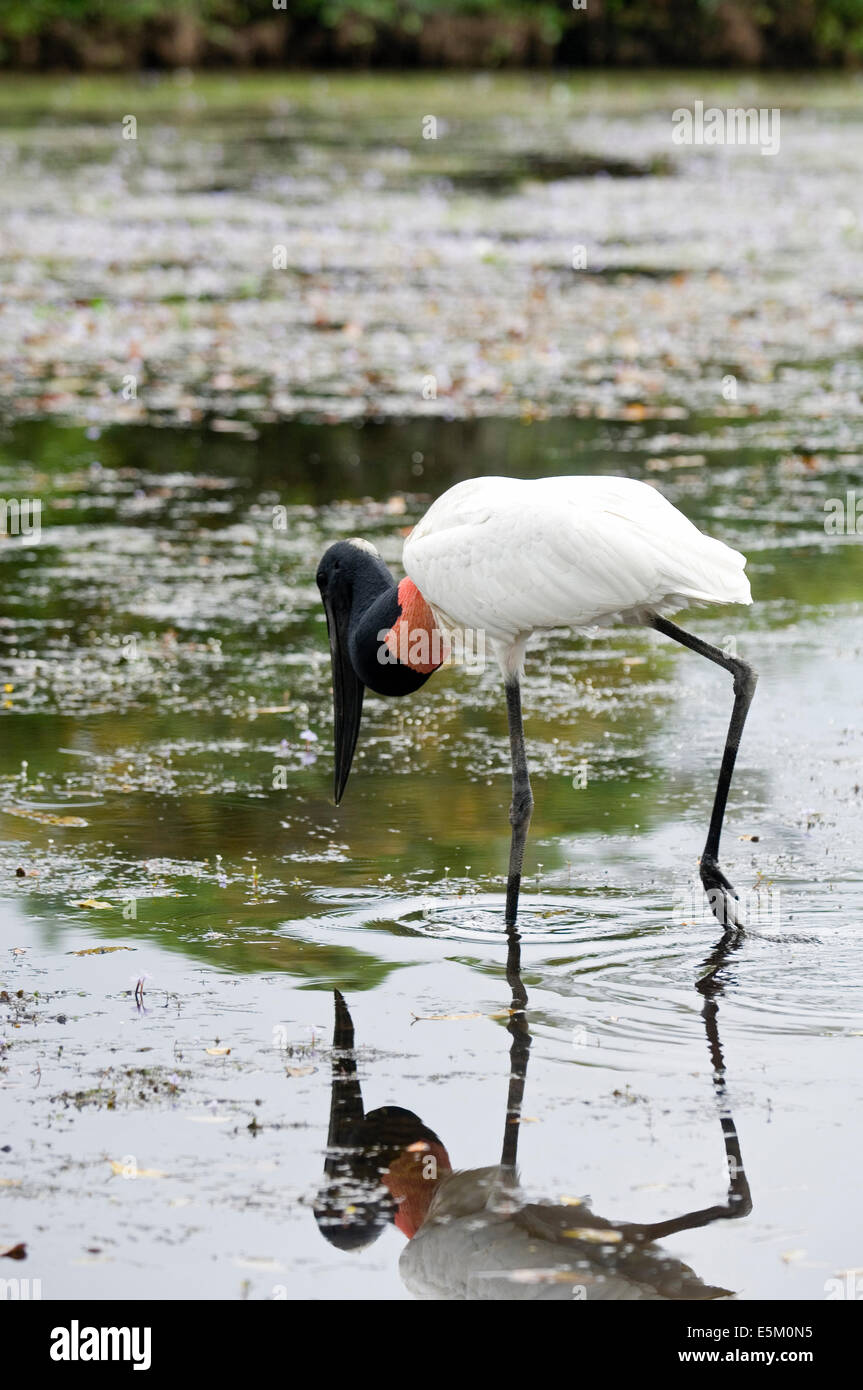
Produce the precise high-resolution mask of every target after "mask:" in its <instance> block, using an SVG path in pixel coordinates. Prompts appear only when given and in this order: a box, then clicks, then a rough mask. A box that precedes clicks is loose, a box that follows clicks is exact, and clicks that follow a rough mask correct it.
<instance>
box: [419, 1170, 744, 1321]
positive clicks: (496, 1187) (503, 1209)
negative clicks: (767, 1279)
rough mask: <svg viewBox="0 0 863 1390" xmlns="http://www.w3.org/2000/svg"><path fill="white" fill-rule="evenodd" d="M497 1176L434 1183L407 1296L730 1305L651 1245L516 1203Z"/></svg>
mask: <svg viewBox="0 0 863 1390" xmlns="http://www.w3.org/2000/svg"><path fill="white" fill-rule="evenodd" d="M500 1173H501V1170H500V1169H499V1168H496V1167H495V1168H478V1169H474V1170H473V1171H469V1172H456V1173H449V1174H447V1175H446V1176H444V1177H443V1178H442V1179H441V1181H440V1183H439V1184H438V1188H437V1191H436V1192H435V1195H434V1198H433V1199H432V1202H431V1204H430V1206H429V1210H428V1214H427V1216H426V1218H425V1221H424V1222H423V1224H422V1226H421V1227H420V1229H419V1231H418V1232H417V1234H416V1235H415V1236H414V1237H413V1239H412V1240H410V1241H409V1242H408V1244H407V1245H406V1246H405V1248H404V1250H403V1251H402V1254H401V1259H400V1261H399V1272H400V1274H401V1276H402V1279H403V1280H404V1282H405V1285H406V1286H407V1288H408V1290H409V1291H410V1292H411V1293H412V1294H414V1295H415V1297H417V1298H430V1299H441V1300H449V1301H452V1300H469V1301H474V1300H483V1299H494V1300H501V1299H543V1300H545V1299H567V1300H570V1301H572V1300H583V1301H584V1302H586V1303H591V1302H598V1301H611V1300H630V1301H631V1300H638V1299H652V1300H660V1299H692V1300H704V1299H715V1298H725V1297H728V1296H729V1290H728V1289H720V1288H711V1287H710V1286H708V1285H706V1284H703V1283H702V1282H701V1280H700V1279H699V1278H698V1277H697V1275H695V1274H694V1273H693V1271H692V1270H691V1269H690V1268H689V1267H688V1266H687V1265H685V1264H682V1263H681V1262H680V1261H679V1260H676V1259H674V1258H672V1257H670V1256H668V1255H665V1254H663V1253H662V1251H661V1250H659V1249H657V1247H656V1246H655V1245H653V1244H650V1243H649V1242H647V1241H644V1240H642V1241H637V1240H636V1241H633V1240H632V1238H629V1239H626V1238H622V1236H621V1231H620V1230H619V1228H616V1227H615V1226H613V1225H612V1224H611V1223H609V1222H606V1221H604V1220H603V1219H602V1218H601V1217H598V1216H594V1214H593V1213H592V1212H591V1211H590V1210H589V1208H587V1207H585V1206H583V1205H577V1204H571V1205H570V1204H567V1205H562V1206H555V1205H554V1204H552V1203H549V1204H547V1205H546V1204H544V1203H525V1202H524V1201H523V1199H522V1198H521V1196H520V1194H519V1191H518V1189H517V1188H515V1189H513V1188H512V1187H509V1188H506V1187H503V1186H502V1185H501V1182H500ZM631 1229H633V1230H637V1229H638V1228H637V1227H635V1228H631ZM567 1232H576V1233H577V1234H567ZM585 1232H587V1234H584V1233H585ZM603 1233H604V1234H605V1236H606V1237H607V1240H605V1241H603V1238H602V1237H603Z"/></svg>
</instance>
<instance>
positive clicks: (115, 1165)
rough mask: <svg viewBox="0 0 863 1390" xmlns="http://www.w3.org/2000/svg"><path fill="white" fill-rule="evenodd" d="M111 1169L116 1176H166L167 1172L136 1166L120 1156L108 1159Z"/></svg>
mask: <svg viewBox="0 0 863 1390" xmlns="http://www.w3.org/2000/svg"><path fill="white" fill-rule="evenodd" d="M109 1162H110V1164H111V1171H112V1172H113V1173H114V1174H115V1175H116V1176H117V1177H118V1178H166V1177H167V1176H168V1174H167V1173H163V1172H162V1171H161V1169H159V1168H138V1167H136V1165H135V1164H133V1163H129V1162H128V1160H126V1161H125V1162H124V1160H123V1159H122V1158H112V1159H109Z"/></svg>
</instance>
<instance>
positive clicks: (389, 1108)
mask: <svg viewBox="0 0 863 1390" xmlns="http://www.w3.org/2000/svg"><path fill="white" fill-rule="evenodd" d="M335 1004H336V1017H335V1026H334V1029H333V1079H332V1093H331V1101H330V1130H329V1135H328V1138H327V1155H326V1159H325V1161H324V1182H323V1184H322V1186H321V1189H320V1191H319V1193H318V1196H317V1199H316V1201H315V1220H316V1221H317V1223H318V1229H319V1230H320V1232H321V1235H322V1236H323V1237H324V1239H325V1240H327V1241H329V1243H330V1245H335V1246H336V1247H337V1248H338V1249H339V1250H362V1249H363V1248H364V1247H365V1246H367V1245H371V1244H372V1242H373V1241H375V1240H377V1238H378V1236H379V1235H380V1234H381V1231H382V1230H383V1229H384V1227H385V1226H387V1225H388V1224H389V1223H390V1222H391V1221H393V1220H394V1219H395V1216H396V1214H397V1211H398V1204H397V1202H396V1200H395V1198H394V1197H392V1196H391V1194H390V1193H389V1191H388V1190H387V1188H386V1187H385V1186H384V1183H383V1181H382V1177H383V1174H385V1173H386V1172H387V1170H388V1169H389V1168H390V1167H391V1165H392V1164H393V1163H394V1162H395V1160H396V1159H397V1158H398V1157H399V1155H400V1154H402V1153H403V1152H404V1151H405V1149H406V1148H407V1147H408V1146H409V1145H410V1144H416V1143H420V1142H425V1143H427V1144H436V1145H440V1140H439V1139H438V1137H437V1135H436V1134H435V1133H433V1131H432V1130H430V1129H427V1128H426V1126H425V1125H424V1124H423V1122H422V1120H421V1119H420V1118H419V1116H418V1115H415V1114H414V1113H413V1111H411V1110H403V1109H402V1107H401V1106H399V1105H383V1106H381V1107H380V1108H379V1109H378V1110H371V1111H369V1113H368V1115H366V1114H364V1112H363V1099H362V1093H361V1091H360V1083H359V1081H358V1080H357V1074H356V1056H355V1054H354V1026H353V1022H352V1020H351V1016H350V1014H349V1012H348V1007H347V1005H346V1003H345V1001H344V999H343V998H342V996H341V994H340V993H339V991H338V990H336V991H335Z"/></svg>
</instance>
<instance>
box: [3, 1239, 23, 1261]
mask: <svg viewBox="0 0 863 1390" xmlns="http://www.w3.org/2000/svg"><path fill="white" fill-rule="evenodd" d="M4 1257H5V1259H7V1260H26V1258H27V1246H26V1245H25V1244H24V1242H23V1241H19V1242H18V1244H17V1245H7V1247H6V1249H5V1250H0V1260H2V1259H3V1258H4Z"/></svg>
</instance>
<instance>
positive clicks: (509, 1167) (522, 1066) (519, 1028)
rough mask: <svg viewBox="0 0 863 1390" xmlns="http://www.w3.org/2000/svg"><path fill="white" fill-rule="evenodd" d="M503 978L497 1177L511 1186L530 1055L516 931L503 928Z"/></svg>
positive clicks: (525, 1002)
mask: <svg viewBox="0 0 863 1390" xmlns="http://www.w3.org/2000/svg"><path fill="white" fill-rule="evenodd" d="M507 943H508V951H507V960H506V978H507V982H508V984H509V987H510V989H511V990H512V1005H511V1017H510V1021H509V1023H508V1025H507V1032H508V1033H509V1034H510V1036H511V1038H512V1046H511V1048H510V1050H509V1091H508V1093H507V1098H506V1122H505V1125H504V1131H503V1147H502V1149H501V1155H500V1167H501V1180H502V1182H503V1183H504V1185H507V1186H510V1185H514V1184H515V1181H516V1162H517V1158H518V1135H519V1130H520V1129H521V1107H522V1102H523V1100H524V1087H525V1081H526V1078H527V1063H528V1057H529V1055H530V1030H529V1029H528V1026H527V991H526V989H525V987H524V984H523V983H522V978H521V943H520V939H519V935H518V932H517V931H515V930H514V929H513V928H510V929H509V930H508V931H507Z"/></svg>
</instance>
